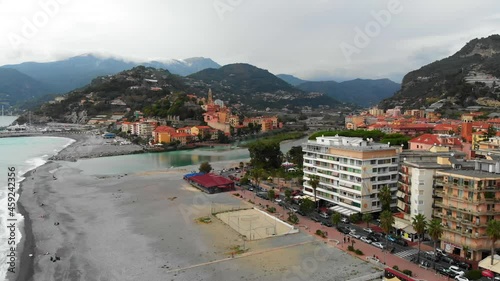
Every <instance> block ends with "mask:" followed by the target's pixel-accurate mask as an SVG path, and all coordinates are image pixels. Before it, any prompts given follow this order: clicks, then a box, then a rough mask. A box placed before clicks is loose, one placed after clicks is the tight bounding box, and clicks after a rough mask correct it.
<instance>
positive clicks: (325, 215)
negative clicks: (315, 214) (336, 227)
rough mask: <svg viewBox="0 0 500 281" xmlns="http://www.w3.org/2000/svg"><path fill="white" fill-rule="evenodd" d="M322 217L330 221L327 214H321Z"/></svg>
mask: <svg viewBox="0 0 500 281" xmlns="http://www.w3.org/2000/svg"><path fill="white" fill-rule="evenodd" d="M319 216H320V217H322V218H324V219H328V218H329V217H330V216H329V215H328V214H326V213H321V214H319Z"/></svg>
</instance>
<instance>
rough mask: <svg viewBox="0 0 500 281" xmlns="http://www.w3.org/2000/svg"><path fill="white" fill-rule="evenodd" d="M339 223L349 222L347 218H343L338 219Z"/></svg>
mask: <svg viewBox="0 0 500 281" xmlns="http://www.w3.org/2000/svg"><path fill="white" fill-rule="evenodd" d="M340 221H341V222H343V223H350V222H349V219H348V218H345V217H344V218H341V219H340Z"/></svg>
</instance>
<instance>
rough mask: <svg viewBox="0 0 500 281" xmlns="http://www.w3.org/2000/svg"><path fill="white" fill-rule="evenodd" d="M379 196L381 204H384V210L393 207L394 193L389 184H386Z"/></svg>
mask: <svg viewBox="0 0 500 281" xmlns="http://www.w3.org/2000/svg"><path fill="white" fill-rule="evenodd" d="M378 198H379V200H380V204H381V205H382V211H384V210H390V209H391V202H392V193H391V189H390V188H389V186H387V185H385V186H383V187H382V188H381V189H380V191H379V193H378Z"/></svg>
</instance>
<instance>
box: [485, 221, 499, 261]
mask: <svg viewBox="0 0 500 281" xmlns="http://www.w3.org/2000/svg"><path fill="white" fill-rule="evenodd" d="M486 235H488V238H490V240H491V265H493V256H494V255H495V243H496V242H497V240H498V239H500V221H499V220H490V221H489V222H488V226H487V228H486Z"/></svg>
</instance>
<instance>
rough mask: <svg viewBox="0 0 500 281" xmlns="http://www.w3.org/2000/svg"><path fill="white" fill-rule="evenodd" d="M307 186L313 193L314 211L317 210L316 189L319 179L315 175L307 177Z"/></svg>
mask: <svg viewBox="0 0 500 281" xmlns="http://www.w3.org/2000/svg"><path fill="white" fill-rule="evenodd" d="M309 184H310V185H311V187H312V189H313V192H314V202H315V204H316V210H317V209H318V208H319V204H318V200H317V199H316V188H318V185H319V177H318V176H317V175H311V176H309Z"/></svg>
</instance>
